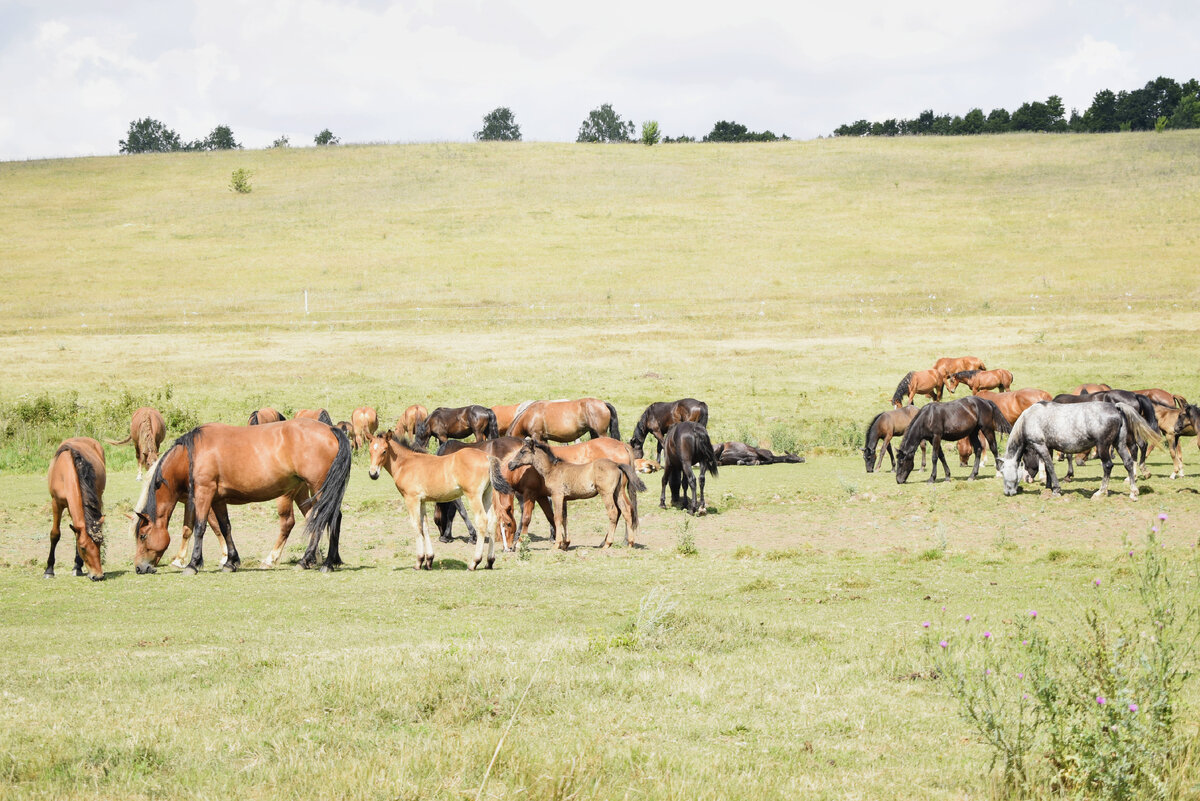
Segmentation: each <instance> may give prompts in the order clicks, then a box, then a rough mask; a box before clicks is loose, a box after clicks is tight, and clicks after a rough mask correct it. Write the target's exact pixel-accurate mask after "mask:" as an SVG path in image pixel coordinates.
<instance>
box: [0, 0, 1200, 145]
mask: <svg viewBox="0 0 1200 801" xmlns="http://www.w3.org/2000/svg"><path fill="white" fill-rule="evenodd" d="M712 5H713V7H718V6H719V9H720V10H708V9H709V4H707V3H704V2H702V1H701V0H688V2H665V1H663V0H658V1H657V2H656V0H640V1H639V2H627V1H626V0H607V2H605V3H603V4H582V3H574V2H570V0H553V1H552V2H540V1H539V2H522V1H520V0H436V1H435V0H425V1H418V2H400V3H388V2H383V0H357V1H354V0H300V1H299V2H284V1H283V0H277V1H276V2H268V1H265V0H264V1H263V2H259V1H258V0H241V1H240V2H232V1H231V0H203V2H195V3H193V2H171V0H129V1H128V2H118V1H114V0H58V1H56V0H0V160H9V159H25V158H38V157H47V156H81V155H93V154H111V153H116V152H117V149H118V145H117V141H118V140H119V139H122V138H124V137H125V134H126V132H127V131H128V128H129V123H130V122H131V121H132V120H134V119H136V118H139V117H144V116H150V117H154V118H156V119H158V120H161V121H162V122H164V123H166V124H167V125H168V126H169V127H171V128H173V129H175V130H176V131H178V132H179V134H180V136H181V137H183V139H185V140H189V139H198V138H201V137H203V136H205V135H206V134H207V133H208V132H209V131H211V130H212V129H213V127H215V126H216V125H218V124H226V125H229V126H231V127H232V128H233V131H234V134H235V136H236V137H237V138H238V140H239V141H240V142H242V143H243V144H244V145H245V146H246V147H264V146H266V145H269V144H270V143H271V142H272V141H273V140H274V139H275V138H276V137H278V136H280V135H281V134H287V135H288V136H289V137H290V138H291V141H292V144H293V145H299V144H311V143H312V137H313V135H314V134H315V133H317V132H318V131H319V130H321V129H322V128H326V127H328V128H330V129H332V131H333V132H334V133H335V134H337V135H338V136H340V137H341V139H342V141H343V142H346V143H349V142H413V141H465V140H469V139H470V138H471V132H472V131H475V130H477V129H478V128H479V127H480V124H481V123H480V118H481V117H482V116H483V114H485V113H486V112H487V111H489V110H491V109H493V108H495V107H497V106H509V107H510V108H512V110H513V112H514V114H515V115H516V118H517V122H518V123H519V124H520V126H521V131H522V133H523V135H524V138H525V139H526V140H541V141H574V139H575V136H576V133H577V132H578V129H579V124H580V122H581V121H582V120H583V118H584V117H585V116H586V115H587V112H588V111H589V110H590V109H592V108H595V107H596V106H599V105H600V104H601V103H612V104H613V106H614V108H615V109H616V110H617V112H618V113H620V114H621V115H622V116H623V117H625V118H627V119H632V120H634V121H635V122H637V123H641V122H642V121H643V120H647V119H657V120H658V121H659V124H660V128H661V129H662V131H663V133H664V134H667V135H672V136H677V135H679V134H684V133H686V134H690V135H693V136H697V137H699V136H702V135H703V134H705V133H707V132H708V131H709V130H710V129H711V128H712V124H713V122H715V121H716V120H719V119H731V120H736V121H738V122H741V123H743V124H745V125H748V126H750V127H751V128H752V129H755V130H762V129H764V128H769V129H770V130H772V131H774V132H776V133H787V134H788V135H790V136H792V137H793V138H813V137H816V136H818V135H828V134H829V133H830V132H831V131H832V129H833V128H835V127H836V126H837V125H839V124H841V123H843V122H851V121H853V120H856V119H859V118H867V119H871V120H877V119H884V118H887V117H914V116H916V115H917V114H918V113H919V112H920V111H921V110H922V109H925V108H933V109H934V110H936V111H938V112H939V113H952V114H954V113H957V114H962V113H965V112H966V111H967V110H969V109H970V108H972V107H973V106H980V107H982V108H983V110H984V111H985V112H987V111H989V110H991V109H992V108H994V107H998V106H1003V107H1005V108H1007V109H1009V110H1010V111H1011V110H1013V109H1014V108H1016V107H1017V106H1019V105H1020V104H1021V103H1023V102H1025V101H1028V100H1044V99H1045V98H1046V97H1048V96H1049V95H1051V94H1058V95H1060V96H1061V97H1062V98H1063V100H1064V101H1065V103H1066V106H1067V108H1068V109H1070V108H1071V107H1072V106H1076V107H1079V108H1080V110H1082V109H1084V108H1086V107H1087V106H1088V105H1089V104H1090V103H1091V100H1092V96H1093V95H1094V94H1095V93H1096V92H1097V91H1099V90H1100V89H1103V88H1110V89H1113V90H1114V91H1115V90H1119V89H1133V88H1136V87H1139V86H1141V85H1143V84H1144V83H1146V81H1148V80H1150V79H1152V78H1154V77H1156V76H1158V75H1167V76H1169V77H1172V78H1175V79H1177V80H1180V81H1182V80H1185V79H1187V78H1191V77H1200V2H1198V1H1197V0H1145V1H1144V2H1134V1H1133V0H1130V2H1109V1H1108V0H1095V2H1083V1H1082V0H1081V1H1079V2H1072V0H1001V1H998V2H992V1H990V0H984V1H983V2H975V1H974V0H908V1H907V2H906V1H905V0H883V1H880V0H866V1H857V0H850V2H838V0H824V2H820V3H812V2H780V3H767V2H755V0H743V2H722V3H719V4H712Z"/></svg>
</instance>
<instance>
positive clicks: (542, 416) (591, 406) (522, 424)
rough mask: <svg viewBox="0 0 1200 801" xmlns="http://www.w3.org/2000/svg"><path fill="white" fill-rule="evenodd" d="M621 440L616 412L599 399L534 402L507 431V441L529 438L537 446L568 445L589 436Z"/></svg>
mask: <svg viewBox="0 0 1200 801" xmlns="http://www.w3.org/2000/svg"><path fill="white" fill-rule="evenodd" d="M605 431H607V432H608V436H610V437H612V438H613V439H620V438H621V429H620V426H619V425H618V423H617V410H616V407H614V406H613V405H612V404H611V403H609V402H608V401H602V400H600V399H599V398H580V399H579V400H562V401H537V402H535V403H531V404H529V406H528V407H526V409H525V411H523V412H521V414H519V415H517V417H516V419H514V420H513V422H512V425H511V426H509V427H508V435H509V436H510V437H533V438H534V439H536V440H538V441H539V442H546V441H548V440H553V441H554V442H571V441H572V440H575V439H578V438H579V437H582V436H583V435H584V434H591V435H592V437H593V438H595V437H602V436H604V433H605Z"/></svg>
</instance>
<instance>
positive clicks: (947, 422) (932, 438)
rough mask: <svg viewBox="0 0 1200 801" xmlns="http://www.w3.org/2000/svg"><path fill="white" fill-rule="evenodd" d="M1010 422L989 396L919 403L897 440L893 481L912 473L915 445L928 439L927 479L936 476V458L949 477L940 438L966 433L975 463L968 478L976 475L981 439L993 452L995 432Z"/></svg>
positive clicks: (1009, 429)
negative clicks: (930, 454) (930, 457)
mask: <svg viewBox="0 0 1200 801" xmlns="http://www.w3.org/2000/svg"><path fill="white" fill-rule="evenodd" d="M1011 430H1012V425H1011V424H1009V422H1008V421H1007V420H1005V419H1004V415H1003V414H1001V413H1000V409H999V407H998V406H996V404H994V403H992V402H991V401H990V400H985V399H983V398H979V397H976V396H974V395H972V396H970V397H969V398H962V399H960V400H956V401H951V402H950V403H929V404H926V405H925V406H922V407H921V411H920V412H918V413H917V416H916V417H914V418H913V421H912V422H911V423H909V425H908V430H907V431H905V432H904V439H903V440H902V441H901V442H900V449H899V451H898V458H897V459H896V483H897V484H903V483H904V482H905V481H907V480H908V476H909V474H910V473H912V468H913V455H914V454H915V453H916V451H917V445H919V444H920V443H922V442H925V441H928V442H929V443H930V446H931V447H932V448H933V469H932V470H930V471H929V479H928V480H929V482H931V483H932V482H933V481H936V480H937V467H938V462H939V461H941V463H942V467H944V468H945V470H946V480H947V481H949V480H950V465H949V464H947V463H946V455H945V454H944V453H942V440H959V439H962V438H963V437H969V438H970V439H971V441H972V449H973V450H974V452H975V466H974V468H973V469H972V470H971V475H970V480H974V478H975V477H976V476H977V475H979V460H980V456H981V455H982V453H983V447H982V445H981V439H980V438H981V437H982V441H984V442H986V443H987V444H988V446H989V447H991V449H992V453H996V452H997V451H996V432H997V431H1001V432H1008V431H1011Z"/></svg>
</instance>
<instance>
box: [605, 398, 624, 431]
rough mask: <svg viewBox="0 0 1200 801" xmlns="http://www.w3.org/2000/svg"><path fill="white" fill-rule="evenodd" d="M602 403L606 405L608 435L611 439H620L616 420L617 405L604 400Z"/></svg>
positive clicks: (618, 425) (619, 427)
mask: <svg viewBox="0 0 1200 801" xmlns="http://www.w3.org/2000/svg"><path fill="white" fill-rule="evenodd" d="M604 405H605V406H607V407H608V435H609V436H610V437H612V438H613V439H620V438H621V426H620V424H619V423H618V422H617V407H616V406H613V405H612V404H611V403H609V402H608V401H605V402H604Z"/></svg>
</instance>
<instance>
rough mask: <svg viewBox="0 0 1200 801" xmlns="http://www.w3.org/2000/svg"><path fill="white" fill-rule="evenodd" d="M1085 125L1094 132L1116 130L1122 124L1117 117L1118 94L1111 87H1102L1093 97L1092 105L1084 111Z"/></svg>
mask: <svg viewBox="0 0 1200 801" xmlns="http://www.w3.org/2000/svg"><path fill="white" fill-rule="evenodd" d="M1083 124H1084V127H1085V128H1086V129H1087V130H1088V131H1091V132H1092V133H1108V132H1110V131H1115V130H1117V128H1118V127H1119V125H1120V121H1119V120H1118V119H1117V96H1116V95H1115V94H1113V92H1112V90H1111V89H1101V90H1100V91H1099V92H1097V93H1096V96H1095V97H1093V98H1092V105H1090V106H1088V110H1087V111H1085V112H1083Z"/></svg>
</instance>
